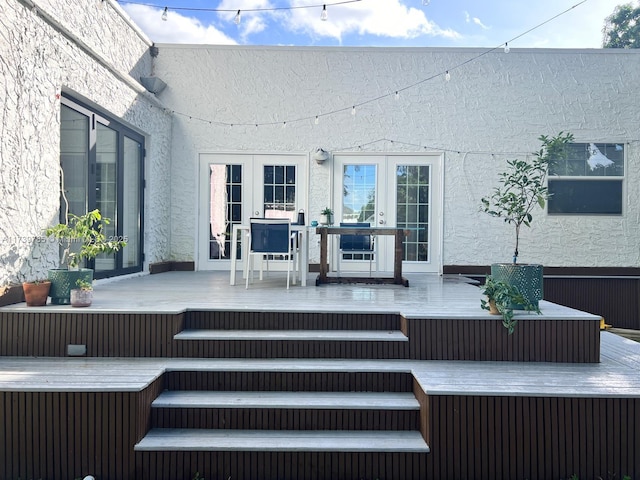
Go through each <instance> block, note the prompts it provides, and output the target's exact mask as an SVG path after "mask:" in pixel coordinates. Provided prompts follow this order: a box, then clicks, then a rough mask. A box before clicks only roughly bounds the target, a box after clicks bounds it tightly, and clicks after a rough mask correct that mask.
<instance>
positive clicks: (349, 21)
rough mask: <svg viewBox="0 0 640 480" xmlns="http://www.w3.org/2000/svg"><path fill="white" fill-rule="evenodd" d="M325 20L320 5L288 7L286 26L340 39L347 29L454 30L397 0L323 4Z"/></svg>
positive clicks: (392, 34)
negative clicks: (325, 9) (291, 8)
mask: <svg viewBox="0 0 640 480" xmlns="http://www.w3.org/2000/svg"><path fill="white" fill-rule="evenodd" d="M327 12H328V20H327V21H326V22H323V21H319V18H320V13H321V8H318V9H312V8H304V9H297V10H291V11H290V13H289V15H287V20H288V22H289V24H288V26H287V28H289V29H291V30H293V31H295V32H297V33H300V32H307V33H308V34H309V35H312V36H315V37H332V38H336V39H338V40H340V39H341V38H342V37H343V36H345V35H347V34H350V33H357V34H358V35H374V36H376V37H388V38H399V39H403V38H404V39H410V38H416V37H419V36H422V35H427V36H439V37H445V38H457V37H458V33H457V32H455V31H453V30H449V29H441V28H440V27H439V26H438V25H436V24H435V23H434V22H432V21H430V20H429V19H427V17H426V15H425V13H424V11H423V10H421V9H417V8H410V7H407V6H406V5H403V4H402V2H401V1H400V0H369V1H367V2H356V3H351V4H343V5H334V6H331V5H327Z"/></svg>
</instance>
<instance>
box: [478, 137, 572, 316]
mask: <svg viewBox="0 0 640 480" xmlns="http://www.w3.org/2000/svg"><path fill="white" fill-rule="evenodd" d="M539 140H540V141H541V142H542V146H541V148H540V150H539V151H537V152H534V154H533V159H532V160H529V159H525V160H517V159H516V160H507V170H506V171H505V172H502V173H500V174H499V183H500V186H498V187H496V188H495V189H494V191H493V194H492V195H490V196H488V197H483V198H482V200H481V202H482V211H484V212H485V213H487V214H489V215H491V216H492V217H498V218H502V219H503V220H504V221H505V223H508V224H510V225H513V226H514V227H515V249H514V252H513V261H512V263H511V264H505V263H502V264H492V265H491V275H492V276H493V277H495V278H496V279H497V280H500V281H504V282H506V283H509V284H512V285H515V286H516V287H517V288H518V291H519V292H521V293H522V295H524V297H525V298H527V299H528V300H529V302H530V303H531V304H532V305H534V306H535V307H536V308H537V306H538V301H539V300H541V299H542V296H543V288H542V272H543V269H542V265H535V264H534V265H520V264H518V256H519V254H520V252H519V246H520V233H521V228H522V226H523V225H524V226H526V227H531V222H532V221H533V211H534V210H535V209H536V208H538V207H539V208H544V207H545V205H546V202H547V200H548V198H549V190H548V187H547V185H546V179H547V174H548V171H549V166H550V165H553V164H554V163H556V162H558V161H559V160H560V159H562V158H565V157H566V155H567V152H566V147H567V145H568V144H569V143H571V142H572V141H573V135H572V134H571V133H564V132H560V133H559V134H558V135H556V136H555V137H551V138H550V137H547V136H545V135H542V136H540V137H539ZM513 308H517V309H522V307H521V306H518V305H514V306H513Z"/></svg>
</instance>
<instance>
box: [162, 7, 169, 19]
mask: <svg viewBox="0 0 640 480" xmlns="http://www.w3.org/2000/svg"><path fill="white" fill-rule="evenodd" d="M168 9H169V7H164V12H162V21H164V22H166V21H167V17H168V16H169V14H168V12H167V10H168Z"/></svg>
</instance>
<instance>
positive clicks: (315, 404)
mask: <svg viewBox="0 0 640 480" xmlns="http://www.w3.org/2000/svg"><path fill="white" fill-rule="evenodd" d="M152 407H153V408H286V409H307V408H311V409H326V410H332V409H340V410H342V409H350V410H361V409H377V410H419V409H420V405H419V404H418V400H417V399H416V397H415V396H414V395H413V393H409V392H406V393H404V392H225V391H211V392H209V391H165V392H162V394H160V395H159V396H158V398H156V399H155V400H154V401H153V403H152Z"/></svg>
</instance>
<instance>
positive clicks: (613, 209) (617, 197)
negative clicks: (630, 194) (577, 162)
mask: <svg viewBox="0 0 640 480" xmlns="http://www.w3.org/2000/svg"><path fill="white" fill-rule="evenodd" d="M549 193H550V194H551V197H549V207H548V209H549V213H550V214H553V213H556V214H558V213H563V214H568V213H576V214H609V215H619V214H622V180H556V179H553V180H552V179H550V180H549Z"/></svg>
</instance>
